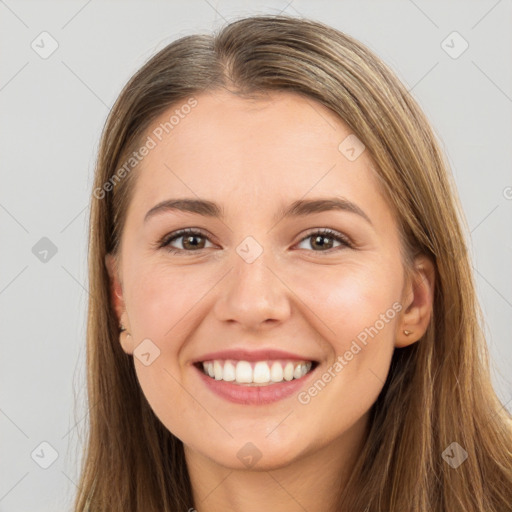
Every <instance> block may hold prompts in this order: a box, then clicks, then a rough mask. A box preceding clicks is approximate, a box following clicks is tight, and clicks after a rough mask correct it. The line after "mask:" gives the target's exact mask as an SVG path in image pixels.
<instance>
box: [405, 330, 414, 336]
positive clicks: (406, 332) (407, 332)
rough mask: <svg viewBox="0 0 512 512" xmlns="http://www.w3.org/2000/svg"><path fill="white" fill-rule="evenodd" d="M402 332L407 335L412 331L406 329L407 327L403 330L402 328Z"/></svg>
mask: <svg viewBox="0 0 512 512" xmlns="http://www.w3.org/2000/svg"><path fill="white" fill-rule="evenodd" d="M404 334H405V335H406V336H409V334H412V331H408V330H407V329H405V330H404Z"/></svg>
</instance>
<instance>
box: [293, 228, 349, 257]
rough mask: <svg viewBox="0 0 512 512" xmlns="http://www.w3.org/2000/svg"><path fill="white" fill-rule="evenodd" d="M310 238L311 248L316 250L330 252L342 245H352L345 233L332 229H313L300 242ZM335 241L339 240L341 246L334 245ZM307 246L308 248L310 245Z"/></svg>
mask: <svg viewBox="0 0 512 512" xmlns="http://www.w3.org/2000/svg"><path fill="white" fill-rule="evenodd" d="M308 239H309V240H310V242H309V248H312V249H313V250H314V251H315V252H330V251H331V250H336V249H337V248H338V247H340V246H341V247H351V244H350V242H349V240H348V239H347V238H346V237H345V236H344V235H342V234H341V233H338V232H336V231H332V230H331V229H323V230H318V231H313V232H312V233H310V234H309V235H307V236H306V237H305V238H303V239H302V240H301V242H300V243H302V242H304V241H306V240H308ZM335 242H338V243H339V244H340V246H338V247H333V246H334V243H335ZM305 248H306V249H308V247H305Z"/></svg>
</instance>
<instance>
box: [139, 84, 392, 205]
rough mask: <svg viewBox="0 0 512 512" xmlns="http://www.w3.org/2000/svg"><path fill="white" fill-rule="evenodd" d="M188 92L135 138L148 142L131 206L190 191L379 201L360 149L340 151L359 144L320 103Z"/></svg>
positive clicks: (229, 199)
mask: <svg viewBox="0 0 512 512" xmlns="http://www.w3.org/2000/svg"><path fill="white" fill-rule="evenodd" d="M194 98H195V101H196V103H195V106H193V107H189V108H185V107H184V106H186V105H187V104H189V105H190V104H191V103H187V99H185V100H183V102H181V103H177V104H176V105H174V106H173V107H171V108H169V109H168V110H167V111H166V112H164V113H163V114H162V115H160V116H159V117H158V118H157V119H156V120H155V121H154V122H153V123H152V125H151V126H150V128H149V129H148V130H147V133H146V135H145V137H143V140H149V139H147V137H150V138H151V140H152V144H151V145H152V146H154V147H152V149H151V150H150V151H149V152H148V154H147V155H146V156H145V157H144V158H143V159H142V160H141V162H140V164H139V165H138V167H137V170H136V172H137V174H138V176H137V180H136V185H135V188H136V190H135V193H134V196H133V201H132V202H133V203H134V204H133V208H134V209H144V211H147V210H149V209H150V208H151V207H152V206H154V205H155V204H156V203H158V202H159V201H163V200H165V199H168V198H169V197H194V196H199V197H200V198H202V199H211V200H215V201H218V202H222V203H226V205H227V206H228V205H229V204H237V203H238V208H239V207H240V205H243V206H244V207H245V208H249V207H255V208H262V207H264V206H265V205H269V204H272V202H273V201H274V199H277V200H278V201H279V203H280V204H281V203H282V202H288V201H291V200H296V199H300V198H302V197H304V196H305V195H307V194H309V195H314V196H318V195H330V196H332V195H333V193H334V194H338V195H344V196H350V199H351V200H353V201H364V198H365V197H366V200H368V198H370V199H371V200H372V201H373V203H374V206H378V204H377V203H376V202H375V201H377V202H378V201H379V200H380V201H381V205H380V206H382V207H385V205H384V203H383V198H380V199H379V197H377V196H378V195H380V194H379V190H378V185H377V181H376V179H375V176H374V175H373V174H374V170H373V169H372V168H371V167H372V161H371V158H370V157H369V155H368V154H367V153H368V152H367V151H363V152H362V153H361V155H360V156H359V157H357V158H356V159H354V158H353V155H354V151H352V153H347V152H346V150H347V147H349V146H351V147H354V148H355V151H357V152H358V151H360V150H361V149H362V148H363V146H357V144H361V143H360V142H358V139H357V138H355V135H354V134H353V133H352V131H351V129H350V128H349V127H348V126H347V125H346V124H345V123H344V122H343V121H342V120H341V119H340V118H339V117H338V116H337V115H336V114H335V113H334V112H332V111H331V110H330V109H328V108H327V107H325V106H323V105H322V104H320V103H318V102H316V101H314V100H313V99H311V98H306V97H304V96H302V95H299V94H295V93H289V92H272V93H270V94H267V95H265V96H261V98H258V99H245V98H241V97H239V96H236V95H234V94H232V93H229V92H225V91H222V92H209V93H202V94H199V95H195V96H194ZM348 149H350V147H349V148H348ZM347 155H348V156H349V157H350V158H348V157H347ZM356 155H357V153H356ZM130 209H132V208H131V207H130ZM228 211H229V206H228ZM232 213H234V214H236V213H237V212H236V211H233V212H232Z"/></svg>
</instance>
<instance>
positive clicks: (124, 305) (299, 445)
mask: <svg viewBox="0 0 512 512" xmlns="http://www.w3.org/2000/svg"><path fill="white" fill-rule="evenodd" d="M463 219H464V218H463V215H462V214H461V209H460V205H459V203H458V201H457V196H456V193H455V190H454V186H453V183H452V182H451V177H450V175H449V173H448V172H447V164H446V162H445V161H444V159H443V157H442V154H441V152H440V150H439V146H438V143H437V141H436V139H435V137H434V134H433V132H432V130H431V128H430V127H429V123H428V122H427V120H426V118H425V116H424V114H423V113H422V112H421V110H420V108H419V107H418V105H417V104H416V103H415V101H414V100H413V99H412V98H411V97H410V96H409V95H408V93H407V91H406V90H405V89H404V87H403V85H402V84H401V83H400V82H399V81H398V79H397V78H396V77H395V76H394V74H393V73H392V72H391V71H390V70H389V69H388V68H387V67H386V66H385V65H384V64H383V63H382V62H381V61H380V60H379V59H378V57H376V56H375V55H374V54H372V53H371V52H370V51H369V50H368V49H367V48H366V47H365V46H363V45H362V44H361V43H359V42H357V41H356V40H354V39H353V38H351V37H349V36H347V35H345V34H342V33H340V32H338V31H336V30H334V29H332V28H330V27H328V26H325V25H323V24H321V23H318V22H314V21H308V20H301V19H296V18H290V17H286V16H257V17H250V18H246V19H241V20H238V21H236V22H233V23H231V24H229V25H228V26H226V27H225V28H223V29H222V30H220V31H219V33H217V34H215V35H214V36H207V35H197V36H188V37H184V38H182V39H180V40H178V41H176V42H174V43H172V44H170V45H169V46H167V47H166V48H164V49H163V50H162V51H160V52H159V53H158V54H157V55H155V56H154V57H153V58H152V59H150V61H149V62H147V63H146V64H145V65H144V66H143V67H142V69H141V70H140V71H138V72H137V73H136V74H135V75H134V76H133V77H132V79H131V80H130V81H129V83H128V84H127V85H126V86H125V88H124V89H123V91H122V92H121V94H120V96H119V98H118V100H117V102H116V104H115V105H114V107H113V109H112V111H111V113H110V115H109V118H108V120H107V123H106V126H105V129H104V132H103V136H102V141H101V147H100V150H99V157H98V162H97V169H96V175H95V184H94V191H93V198H92V205H91V218H90V268H89V271H90V287H91V300H90V303H89V319H88V378H89V397H90V434H89V442H88V446H87V451H86V454H85V457H84V461H83V468H82V476H81V483H80V492H79V495H78V496H77V500H76V504H75V505H76V506H75V510H77V511H83V510H91V511H94V512H96V511H107V510H108V511H117V510H119V511H121V510H123V511H126V510H130V511H144V512H149V511H164V510H165V511H173V512H174V511H182V510H183V511H186V510H189V511H192V510H197V511H199V512H204V511H209V512H211V511H219V510H233V511H235V510H236V511H244V512H247V511H251V510H261V509H264V510H265V509H266V510H272V511H273V512H276V511H277V512H279V511H285V510H286V511H295V510H309V511H322V512H324V511H327V512H328V511H350V512H354V511H369V512H374V511H375V512H377V511H382V512H384V511H386V512H388V511H393V512H398V511H407V512H413V511H417V512H419V511H422V512H424V511H429V512H442V511H448V510H449V511H450V512H455V511H464V512H477V511H479V512H483V511H485V512H505V511H510V510H512V505H511V504H512V485H511V484H512V439H511V431H512V429H511V425H510V422H511V418H510V415H509V414H508V413H507V411H506V409H505V407H504V406H503V404H501V403H500V401H499V400H498V398H497V396H496V394H495V392H494V390H493V388H492V385H491V379H490V376H489V369H488V361H487V352H486V345H485V339H484V337H483V334H482V330H481V327H480V322H481V313H480V310H479V309H478V304H477V300H476V294H475V288H474V282H473V278H472V275H471V267H470V264H469V260H468V253H467V249H466V245H465V242H464V235H463V231H462V228H461V223H462V222H463Z"/></svg>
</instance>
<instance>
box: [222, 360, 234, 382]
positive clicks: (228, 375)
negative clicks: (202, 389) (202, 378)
mask: <svg viewBox="0 0 512 512" xmlns="http://www.w3.org/2000/svg"><path fill="white" fill-rule="evenodd" d="M235 379H236V372H235V365H234V364H233V363H230V362H229V361H226V362H225V363H224V374H223V375H222V380H225V381H226V382H233V381H234V380H235Z"/></svg>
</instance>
